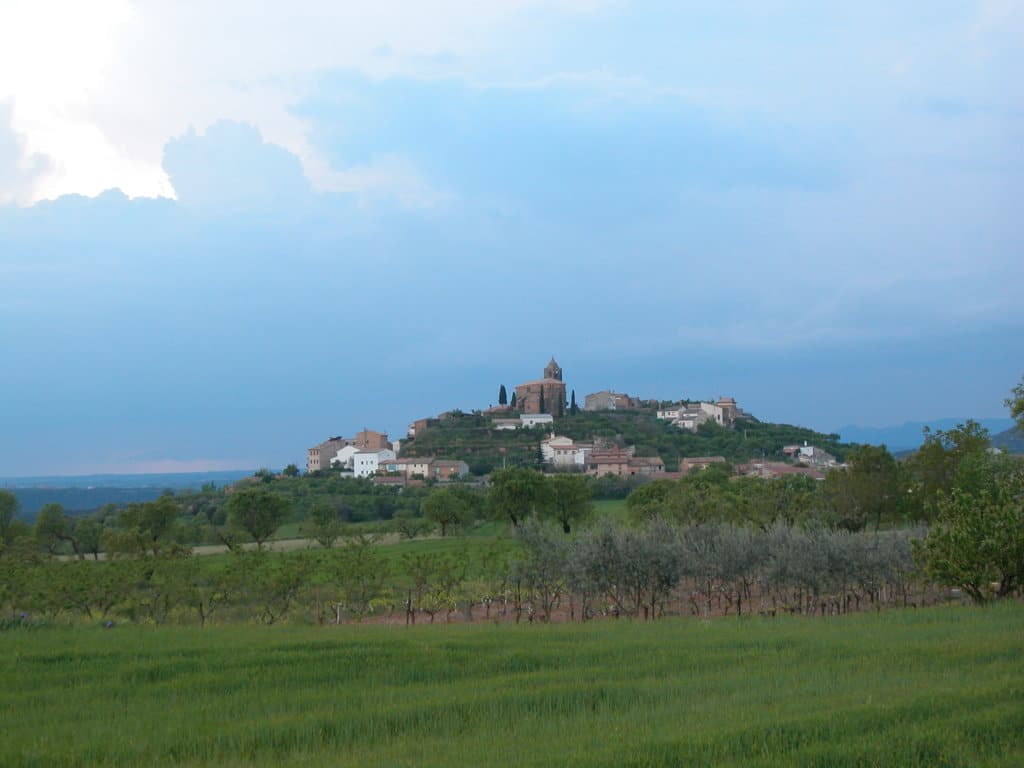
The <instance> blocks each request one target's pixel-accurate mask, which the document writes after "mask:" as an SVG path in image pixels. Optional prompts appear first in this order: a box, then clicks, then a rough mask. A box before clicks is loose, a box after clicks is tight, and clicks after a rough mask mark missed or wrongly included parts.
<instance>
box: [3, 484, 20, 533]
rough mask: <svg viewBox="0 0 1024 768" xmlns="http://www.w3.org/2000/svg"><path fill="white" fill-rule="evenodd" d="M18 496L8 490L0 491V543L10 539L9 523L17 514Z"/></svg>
mask: <svg viewBox="0 0 1024 768" xmlns="http://www.w3.org/2000/svg"><path fill="white" fill-rule="evenodd" d="M18 507H19V504H18V497H17V496H15V495H14V494H13V493H11V492H10V491H0V544H7V543H8V542H9V541H10V531H11V523H13V522H14V519H15V518H16V517H17V516H18Z"/></svg>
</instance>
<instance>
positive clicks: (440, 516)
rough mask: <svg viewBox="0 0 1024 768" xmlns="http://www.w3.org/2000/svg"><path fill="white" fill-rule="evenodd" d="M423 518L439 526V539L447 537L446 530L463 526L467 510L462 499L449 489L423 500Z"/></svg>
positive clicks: (434, 493)
mask: <svg viewBox="0 0 1024 768" xmlns="http://www.w3.org/2000/svg"><path fill="white" fill-rule="evenodd" d="M422 509H423V517H425V518H426V519H427V520H431V521H433V522H435V523H437V524H438V525H440V526H441V537H442V538H444V537H445V536H447V535H448V528H449V527H452V526H459V525H463V524H464V523H465V522H466V520H467V517H468V513H469V510H468V508H467V506H466V502H465V500H464V499H462V498H460V497H459V496H458V495H457V494H456V493H454V492H453V491H452V490H451V489H450V488H441V489H439V490H435V491H433V492H432V493H431V494H430V495H429V496H427V498H425V499H424V500H423V505H422Z"/></svg>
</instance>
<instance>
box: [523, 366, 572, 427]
mask: <svg viewBox="0 0 1024 768" xmlns="http://www.w3.org/2000/svg"><path fill="white" fill-rule="evenodd" d="M516 410H517V411H519V412H520V413H550V414H551V415H552V416H554V417H555V418H558V417H559V416H564V415H565V384H564V383H563V382H562V367H561V366H560V365H559V364H558V363H556V362H555V358H554V357H552V358H551V362H549V363H548V364H547V365H546V366H545V367H544V378H541V379H537V380H536V381H528V382H526V383H525V384H520V385H518V386H517V387H516Z"/></svg>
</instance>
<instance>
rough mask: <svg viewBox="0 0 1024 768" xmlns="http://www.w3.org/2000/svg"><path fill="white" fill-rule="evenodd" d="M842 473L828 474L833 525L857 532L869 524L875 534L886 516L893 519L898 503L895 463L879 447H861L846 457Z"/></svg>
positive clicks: (900, 489)
mask: <svg viewBox="0 0 1024 768" xmlns="http://www.w3.org/2000/svg"><path fill="white" fill-rule="evenodd" d="M847 463H848V464H849V466H848V467H847V468H846V469H837V470H833V471H831V472H829V473H828V477H827V478H826V480H825V496H826V501H827V503H828V505H829V507H830V509H832V510H833V512H834V514H835V518H834V522H835V523H836V524H837V525H839V526H840V527H842V528H846V529H847V530H850V531H859V530H861V529H862V528H864V526H865V525H867V523H868V522H869V521H872V522H874V526H875V530H876V531H877V530H878V528H879V526H880V525H881V523H882V519H883V517H885V516H886V515H889V516H894V513H897V512H898V511H899V509H900V505H901V503H902V496H903V494H902V492H903V491H904V490H906V489H905V486H904V485H903V484H902V483H901V478H900V468H899V466H898V465H897V463H896V459H894V458H893V456H892V454H890V453H889V451H888V450H887V449H886V447H885V446H884V445H883V446H879V447H876V446H872V445H864V446H859V447H857V448H854V449H853V450H852V451H850V453H849V454H848V455H847Z"/></svg>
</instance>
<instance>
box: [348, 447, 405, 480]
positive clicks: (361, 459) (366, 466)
mask: <svg viewBox="0 0 1024 768" xmlns="http://www.w3.org/2000/svg"><path fill="white" fill-rule="evenodd" d="M394 458H395V452H394V451H392V450H390V449H385V450H382V451H359V452H358V453H357V454H355V455H354V456H353V457H352V473H353V474H354V475H355V476H356V477H370V476H371V475H375V474H376V473H377V470H378V469H379V468H380V465H381V463H382V462H386V461H388V460H389V459H394Z"/></svg>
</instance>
